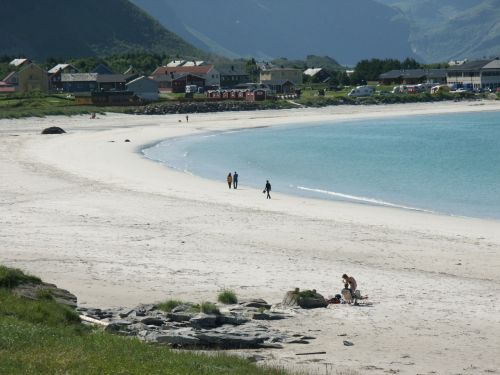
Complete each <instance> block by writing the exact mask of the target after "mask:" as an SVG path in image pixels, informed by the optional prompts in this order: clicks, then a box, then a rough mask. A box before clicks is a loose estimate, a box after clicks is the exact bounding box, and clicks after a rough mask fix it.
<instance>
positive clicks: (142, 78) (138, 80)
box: [127, 76, 157, 86]
mask: <svg viewBox="0 0 500 375" xmlns="http://www.w3.org/2000/svg"><path fill="white" fill-rule="evenodd" d="M144 80H147V81H150V82H154V83H155V84H157V81H155V80H154V79H151V78H149V77H146V76H140V77H137V78H135V79H133V80H132V81H129V82H127V86H128V85H131V84H133V83H137V82H140V81H144Z"/></svg>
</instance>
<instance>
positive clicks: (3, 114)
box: [0, 85, 500, 119]
mask: <svg viewBox="0 0 500 375" xmlns="http://www.w3.org/2000/svg"><path fill="white" fill-rule="evenodd" d="M352 88H353V87H351V86H345V87H343V88H341V89H339V90H332V89H329V88H327V87H326V86H318V85H304V86H303V87H301V96H300V98H296V99H293V102H294V103H296V104H298V105H302V106H306V107H323V106H327V105H341V104H391V103H415V102H433V101H443V100H457V99H481V98H486V97H488V98H489V99H491V98H492V95H493V98H494V97H495V96H494V94H472V93H461V94H453V93H445V94H442V95H430V94H428V93H422V94H411V95H409V94H390V90H392V86H377V87H376V91H375V94H374V95H373V96H371V97H365V98H352V97H349V96H348V95H347V94H348V93H349V91H350V90H351V89H352ZM321 91H322V94H323V95H320V92H321ZM380 91H382V92H380ZM496 99H497V100H498V99H500V95H499V94H497V95H496ZM190 101H194V102H206V101H209V100H208V99H207V98H206V96H205V95H204V94H196V95H195V97H194V99H193V100H188V99H185V98H184V94H173V93H165V94H161V95H160V100H159V101H158V102H157V103H156V104H160V105H170V104H172V105H175V104H179V103H187V102H190ZM257 104H258V107H259V109H268V108H271V109H277V108H293V107H294V106H293V105H291V104H290V102H289V101H287V100H286V99H285V100H276V101H264V102H258V103H257ZM271 104H272V105H271ZM136 110H140V107H130V106H128V107H123V106H121V107H101V106H90V105H76V104H75V102H74V99H73V98H72V97H71V96H66V95H58V94H53V95H13V94H10V95H0V119H6V118H7V119H9V118H26V117H44V116H57V115H62V116H73V115H82V114H90V113H92V112H95V113H100V114H102V113H106V112H110V113H133V112H135V111H136Z"/></svg>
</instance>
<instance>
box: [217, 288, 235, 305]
mask: <svg viewBox="0 0 500 375" xmlns="http://www.w3.org/2000/svg"><path fill="white" fill-rule="evenodd" d="M217 301H219V302H220V303H223V304H225V305H232V304H235V303H238V298H237V297H236V293H235V292H234V291H232V290H230V289H224V290H223V291H222V292H220V293H219V296H218V297H217Z"/></svg>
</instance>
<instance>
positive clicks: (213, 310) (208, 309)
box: [200, 302, 220, 314]
mask: <svg viewBox="0 0 500 375" xmlns="http://www.w3.org/2000/svg"><path fill="white" fill-rule="evenodd" d="M200 311H201V312H202V313H205V314H220V311H219V309H218V308H217V306H215V304H214V303H212V302H203V303H202V304H201V305H200Z"/></svg>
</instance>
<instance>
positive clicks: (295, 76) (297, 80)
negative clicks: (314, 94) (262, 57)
mask: <svg viewBox="0 0 500 375" xmlns="http://www.w3.org/2000/svg"><path fill="white" fill-rule="evenodd" d="M260 83H263V84H266V85H268V86H269V87H270V88H271V89H272V90H274V91H276V92H277V93H278V94H289V93H293V92H294V91H295V85H301V84H302V70H300V69H293V68H271V69H266V70H262V71H261V72H260Z"/></svg>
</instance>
